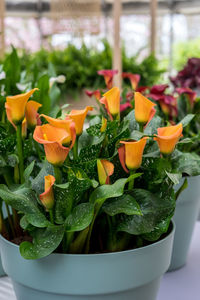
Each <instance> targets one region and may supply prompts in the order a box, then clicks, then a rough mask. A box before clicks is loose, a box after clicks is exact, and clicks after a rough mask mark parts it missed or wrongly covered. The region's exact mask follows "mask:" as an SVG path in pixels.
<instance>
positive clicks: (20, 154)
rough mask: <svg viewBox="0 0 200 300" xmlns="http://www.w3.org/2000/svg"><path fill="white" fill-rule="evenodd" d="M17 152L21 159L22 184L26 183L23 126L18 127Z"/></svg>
mask: <svg viewBox="0 0 200 300" xmlns="http://www.w3.org/2000/svg"><path fill="white" fill-rule="evenodd" d="M17 152H18V157H19V174H20V180H21V183H23V182H24V161H23V149H22V125H21V124H20V125H17Z"/></svg>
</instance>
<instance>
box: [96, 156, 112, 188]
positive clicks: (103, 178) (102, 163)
mask: <svg viewBox="0 0 200 300" xmlns="http://www.w3.org/2000/svg"><path fill="white" fill-rule="evenodd" d="M97 170H98V177H99V183H100V184H101V185H102V184H109V183H110V176H111V175H112V174H113V172H114V165H113V164H112V163H111V162H110V161H108V160H105V159H97Z"/></svg>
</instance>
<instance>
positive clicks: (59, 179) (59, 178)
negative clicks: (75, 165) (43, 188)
mask: <svg viewBox="0 0 200 300" xmlns="http://www.w3.org/2000/svg"><path fill="white" fill-rule="evenodd" d="M54 173H55V178H56V183H57V184H60V183H61V182H62V174H61V171H60V168H59V167H56V166H54Z"/></svg>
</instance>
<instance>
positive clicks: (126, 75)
mask: <svg viewBox="0 0 200 300" xmlns="http://www.w3.org/2000/svg"><path fill="white" fill-rule="evenodd" d="M122 77H123V78H128V79H129V80H130V82H131V86H132V89H133V90H136V89H137V87H138V83H139V81H140V75H139V74H132V73H126V72H123V73H122Z"/></svg>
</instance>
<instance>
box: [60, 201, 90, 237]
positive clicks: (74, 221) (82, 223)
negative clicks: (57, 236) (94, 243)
mask: <svg viewBox="0 0 200 300" xmlns="http://www.w3.org/2000/svg"><path fill="white" fill-rule="evenodd" d="M93 216H94V204H92V203H81V204H79V205H78V206H76V207H75V208H74V209H73V211H72V213H71V214H70V215H69V216H68V217H67V219H66V222H65V225H66V230H67V231H68V232H73V231H81V230H84V229H85V228H86V227H88V226H89V225H90V223H91V222H92V219H93Z"/></svg>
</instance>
